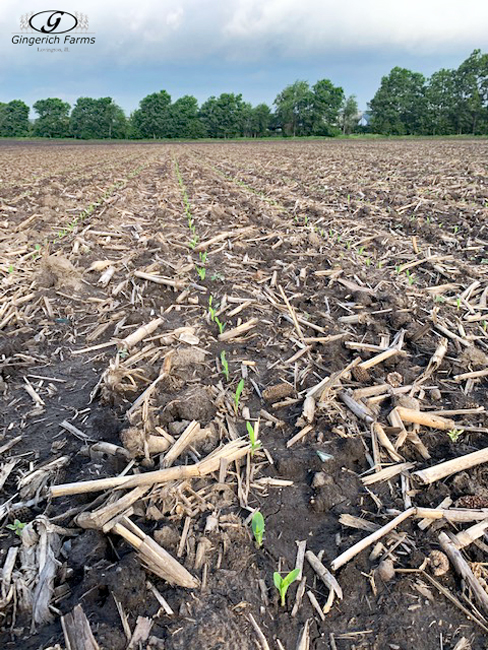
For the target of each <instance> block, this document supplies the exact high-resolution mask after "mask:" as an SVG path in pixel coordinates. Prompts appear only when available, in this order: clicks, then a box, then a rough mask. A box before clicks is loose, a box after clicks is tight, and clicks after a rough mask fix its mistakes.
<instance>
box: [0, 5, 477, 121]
mask: <svg viewBox="0 0 488 650" xmlns="http://www.w3.org/2000/svg"><path fill="white" fill-rule="evenodd" d="M55 5H56V6H55ZM53 7H54V8H55V9H58V10H63V11H67V12H82V13H84V14H86V15H87V16H88V19H89V29H88V31H89V32H90V33H93V35H94V36H95V38H96V43H95V44H94V45H73V46H70V47H69V50H70V51H69V52H64V51H63V52H39V51H37V47H38V46H36V45H34V46H32V47H29V46H27V45H13V44H12V42H11V39H12V35H13V33H14V32H20V27H19V20H20V15H21V14H25V13H29V14H30V13H32V12H40V11H43V10H46V9H52V8H53ZM487 26H488V2H487V1H486V0H463V1H462V2H461V1H460V0H451V2H448V1H447V2H446V0H342V1H341V0H334V1H331V0H221V1H218V0H172V1H171V2H169V1H168V0H162V1H158V2H156V1H152V0H132V1H131V2H129V1H128V0H61V1H60V2H58V3H52V2H46V0H27V1H26V0H22V1H21V2H20V3H19V2H18V1H14V0H1V1H0V101H10V100H11V99H23V100H24V101H25V102H26V103H28V104H29V105H32V103H33V102H34V101H35V100H36V99H40V98H45V97H61V98H62V99H64V100H67V101H69V102H70V103H71V104H73V103H74V102H75V100H76V98H77V97H79V96H90V97H101V96H105V97H106V96H111V97H113V98H114V99H115V101H116V102H117V103H119V104H120V105H121V106H122V107H123V108H124V109H125V110H126V111H127V112H130V111H131V110H133V109H135V108H136V107H137V105H138V103H139V100H140V99H141V98H142V97H144V96H145V95H147V94H149V93H151V92H155V91H157V90H160V89H165V90H167V91H168V92H169V93H170V94H171V96H172V98H173V99H176V98H178V97H180V96H182V95H185V94H193V95H195V96H196V97H197V99H198V100H199V101H200V102H202V101H203V100H205V99H206V98H207V97H209V96H210V95H218V94H220V93H221V92H241V93H242V94H243V96H244V99H245V100H247V101H250V102H252V103H253V104H257V103H259V102H262V101H265V102H268V103H270V104H271V103H272V102H273V100H274V98H275V97H276V95H277V93H278V92H279V91H280V90H281V89H282V88H284V86H286V85H287V84H289V83H292V82H293V81H295V80H296V79H306V80H308V81H309V82H310V83H311V84H313V83H315V81H317V79H324V78H326V79H331V80H332V82H333V83H334V84H336V85H341V86H342V87H343V88H344V91H345V92H346V94H348V95H349V94H355V95H356V96H357V98H358V102H359V105H360V107H361V108H363V109H365V108H366V104H367V102H368V101H369V100H370V99H371V98H372V96H373V95H374V93H375V91H376V89H377V88H378V85H379V83H380V80H381V77H382V76H383V75H385V74H388V72H389V71H390V70H391V68H392V67H394V66H396V65H399V66H402V67H407V68H410V69H411V70H415V71H419V72H422V73H424V74H425V75H426V76H428V75H430V74H431V73H432V72H434V71H435V70H438V69H439V68H441V67H457V66H458V65H459V64H460V63H461V61H463V60H464V59H465V58H466V57H467V56H468V55H469V54H470V53H471V52H472V51H473V49H475V48H481V49H482V50H483V51H488V27H487ZM63 38H64V37H63V36H62V37H61V39H63ZM39 47H41V46H39ZM44 47H45V46H44ZM53 47H56V46H53ZM57 47H59V46H57Z"/></svg>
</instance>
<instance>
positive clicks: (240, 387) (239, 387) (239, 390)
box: [234, 379, 244, 415]
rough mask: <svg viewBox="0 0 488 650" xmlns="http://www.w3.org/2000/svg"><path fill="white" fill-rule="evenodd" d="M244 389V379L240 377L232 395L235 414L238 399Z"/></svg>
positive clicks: (237, 408)
mask: <svg viewBox="0 0 488 650" xmlns="http://www.w3.org/2000/svg"><path fill="white" fill-rule="evenodd" d="M243 390H244V379H241V380H240V382H239V383H238V384H237V388H236V392H235V395H234V411H235V412H236V415H237V413H238V411H239V400H240V399H241V395H242V391H243Z"/></svg>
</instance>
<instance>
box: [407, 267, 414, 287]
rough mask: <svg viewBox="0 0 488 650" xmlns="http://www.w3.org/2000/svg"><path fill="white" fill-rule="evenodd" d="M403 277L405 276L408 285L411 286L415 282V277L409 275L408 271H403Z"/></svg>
mask: <svg viewBox="0 0 488 650" xmlns="http://www.w3.org/2000/svg"><path fill="white" fill-rule="evenodd" d="M405 275H406V276H407V280H408V284H409V285H412V284H414V282H415V276H414V275H412V274H411V273H410V271H409V270H408V269H407V270H406V271H405Z"/></svg>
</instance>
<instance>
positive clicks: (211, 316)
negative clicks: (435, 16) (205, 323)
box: [208, 296, 216, 323]
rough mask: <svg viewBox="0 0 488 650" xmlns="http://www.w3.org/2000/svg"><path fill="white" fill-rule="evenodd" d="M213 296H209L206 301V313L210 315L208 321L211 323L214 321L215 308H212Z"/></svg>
mask: <svg viewBox="0 0 488 650" xmlns="http://www.w3.org/2000/svg"><path fill="white" fill-rule="evenodd" d="M212 301H213V296H210V297H209V299H208V313H209V314H210V320H211V321H212V323H213V322H214V321H215V312H216V309H215V307H212Z"/></svg>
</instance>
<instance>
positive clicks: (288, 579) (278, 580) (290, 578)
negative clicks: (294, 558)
mask: <svg viewBox="0 0 488 650" xmlns="http://www.w3.org/2000/svg"><path fill="white" fill-rule="evenodd" d="M299 575H300V569H293V571H290V573H289V574H288V575H286V576H285V577H284V578H282V577H281V576H280V574H279V573H278V572H277V571H275V572H274V573H273V582H274V586H275V587H276V589H278V591H279V592H280V596H281V606H282V607H284V606H285V596H286V592H287V591H288V587H289V586H290V585H291V583H292V582H295V580H296V579H297V578H298V576H299Z"/></svg>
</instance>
